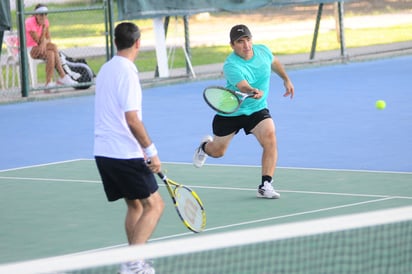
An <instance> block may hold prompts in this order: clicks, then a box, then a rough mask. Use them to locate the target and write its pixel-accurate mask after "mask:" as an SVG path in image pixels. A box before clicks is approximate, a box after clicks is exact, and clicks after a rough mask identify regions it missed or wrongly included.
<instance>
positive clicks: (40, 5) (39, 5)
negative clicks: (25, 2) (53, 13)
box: [34, 4, 47, 10]
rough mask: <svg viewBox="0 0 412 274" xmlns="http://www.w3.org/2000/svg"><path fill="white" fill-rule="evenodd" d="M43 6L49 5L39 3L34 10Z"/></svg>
mask: <svg viewBox="0 0 412 274" xmlns="http://www.w3.org/2000/svg"><path fill="white" fill-rule="evenodd" d="M41 7H47V6H46V5H44V4H37V5H36V6H35V7H34V10H37V9H38V8H41Z"/></svg>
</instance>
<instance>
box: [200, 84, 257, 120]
mask: <svg viewBox="0 0 412 274" xmlns="http://www.w3.org/2000/svg"><path fill="white" fill-rule="evenodd" d="M253 96H255V93H243V92H240V91H234V90H230V89H227V88H224V87H218V86H212V87H207V88H205V90H204V91H203V98H204V99H205V101H206V103H207V104H208V105H209V106H210V107H211V108H212V109H214V110H216V111H218V112H221V113H225V114H230V113H233V112H235V111H236V110H238V109H239V107H240V105H241V104H242V103H243V101H244V100H245V99H246V98H250V97H253Z"/></svg>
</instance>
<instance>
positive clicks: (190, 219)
mask: <svg viewBox="0 0 412 274" xmlns="http://www.w3.org/2000/svg"><path fill="white" fill-rule="evenodd" d="M157 175H158V176H159V178H160V179H162V181H163V182H164V183H165V184H166V188H167V191H168V192H169V194H170V197H171V198H172V201H173V204H174V206H175V209H176V211H177V214H178V215H179V217H180V219H181V220H182V222H183V224H184V225H185V226H186V227H187V228H188V229H190V230H191V231H193V232H196V233H198V232H201V231H202V230H203V229H204V228H205V226H206V212H205V209H204V207H203V203H202V201H201V200H200V198H199V196H198V195H197V193H196V192H195V191H194V190H192V189H190V188H189V187H187V186H184V185H181V184H179V183H176V182H174V181H172V180H170V179H169V178H167V177H166V175H164V174H163V173H162V172H159V173H157Z"/></svg>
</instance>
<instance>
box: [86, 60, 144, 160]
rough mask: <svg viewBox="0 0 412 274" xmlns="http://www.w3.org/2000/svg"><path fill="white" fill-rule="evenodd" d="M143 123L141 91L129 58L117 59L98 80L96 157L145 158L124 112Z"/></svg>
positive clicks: (105, 66) (99, 74) (136, 73)
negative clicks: (135, 116)
mask: <svg viewBox="0 0 412 274" xmlns="http://www.w3.org/2000/svg"><path fill="white" fill-rule="evenodd" d="M133 110H136V111H137V115H138V118H139V119H140V120H142V88H141V86H140V80H139V76H138V71H137V68H136V66H135V64H133V62H131V61H130V60H129V59H127V58H124V57H121V56H117V55H116V56H114V57H113V58H112V59H111V60H110V61H109V62H107V63H106V64H104V65H103V66H102V68H101V69H100V71H99V73H98V75H97V78H96V95H95V117H94V155H95V156H105V157H110V158H117V159H131V158H142V157H143V151H142V148H141V147H140V145H139V143H138V142H137V140H136V138H135V137H134V136H133V134H132V132H131V131H130V128H129V126H128V125H127V122H126V117H125V112H127V111H133Z"/></svg>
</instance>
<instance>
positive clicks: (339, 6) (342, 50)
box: [338, 1, 346, 58]
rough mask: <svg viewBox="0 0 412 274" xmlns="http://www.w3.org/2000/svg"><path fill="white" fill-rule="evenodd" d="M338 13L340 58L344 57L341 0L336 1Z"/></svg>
mask: <svg viewBox="0 0 412 274" xmlns="http://www.w3.org/2000/svg"><path fill="white" fill-rule="evenodd" d="M338 13H339V41H340V56H341V57H342V58H346V46H345V27H344V25H343V1H342V2H338Z"/></svg>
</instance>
